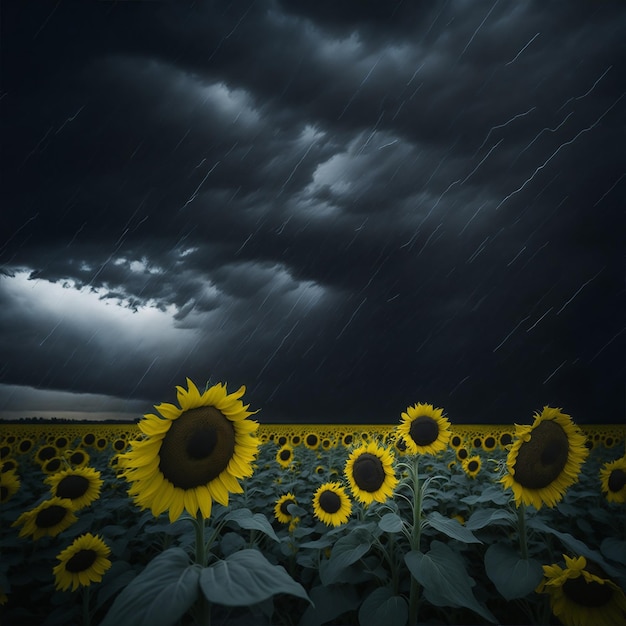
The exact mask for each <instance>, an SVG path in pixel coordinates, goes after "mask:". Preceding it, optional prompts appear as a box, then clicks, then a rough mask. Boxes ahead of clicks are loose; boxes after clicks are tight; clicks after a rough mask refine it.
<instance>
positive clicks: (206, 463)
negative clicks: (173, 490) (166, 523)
mask: <svg viewBox="0 0 626 626" xmlns="http://www.w3.org/2000/svg"><path fill="white" fill-rule="evenodd" d="M234 453H235V428H234V426H233V423H232V422H231V421H230V420H229V419H228V418H227V417H226V416H225V415H223V414H222V413H221V412H220V411H218V410H217V409H216V408H215V407H212V406H203V407H198V408H196V409H189V410H188V411H184V412H183V413H182V414H181V416H180V417H179V418H178V419H176V420H174V421H172V425H171V426H170V429H169V430H168V431H167V433H166V434H165V437H164V438H163V441H162V443H161V450H160V452H159V469H160V470H161V472H162V473H163V476H164V477H165V478H166V479H167V480H169V481H170V482H171V483H172V484H173V485H174V486H175V487H179V488H180V489H193V488H194V487H198V486H199V485H206V484H207V483H209V482H210V481H212V480H213V479H214V478H216V477H217V476H219V475H220V474H221V473H222V472H223V471H224V470H225V469H226V467H227V466H228V463H229V461H230V460H231V458H232V457H233V455H234Z"/></svg>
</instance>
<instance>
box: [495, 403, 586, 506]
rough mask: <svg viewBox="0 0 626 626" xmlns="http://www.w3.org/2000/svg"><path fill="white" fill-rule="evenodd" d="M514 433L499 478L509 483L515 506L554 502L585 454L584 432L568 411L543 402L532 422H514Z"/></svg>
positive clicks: (571, 480)
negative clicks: (504, 465) (545, 404)
mask: <svg viewBox="0 0 626 626" xmlns="http://www.w3.org/2000/svg"><path fill="white" fill-rule="evenodd" d="M515 437H516V439H515V441H514V442H513V443H512V444H511V447H510V449H509V453H508V456H507V461H506V466H507V470H508V472H507V473H506V474H505V475H504V476H503V477H502V478H501V479H500V482H501V483H502V484H503V485H504V487H505V488H508V487H511V489H512V490H513V495H514V498H515V504H516V505H517V506H520V504H522V503H523V504H525V505H529V504H532V505H533V506H534V507H535V508H536V509H540V508H541V505H542V504H545V505H546V506H549V507H553V506H555V505H556V504H557V503H558V502H559V501H560V500H561V499H562V498H563V496H564V494H565V491H566V490H567V488H568V487H570V486H571V485H573V484H574V483H575V482H576V481H577V480H578V474H579V473H580V468H581V465H582V464H583V462H584V460H585V459H586V458H587V455H588V454H589V450H588V449H587V447H586V446H585V436H584V435H583V433H582V432H581V431H580V429H579V428H578V427H577V426H576V425H575V424H574V423H573V421H572V418H571V417H570V416H569V415H566V414H565V413H561V410H560V409H553V408H550V407H547V406H546V407H544V409H543V411H542V413H541V414H539V413H535V421H534V423H533V424H532V426H518V425H516V426H515Z"/></svg>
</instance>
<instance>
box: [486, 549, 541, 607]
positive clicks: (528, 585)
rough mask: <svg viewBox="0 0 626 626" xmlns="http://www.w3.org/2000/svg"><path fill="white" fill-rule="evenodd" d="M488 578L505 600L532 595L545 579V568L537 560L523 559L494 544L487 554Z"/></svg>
mask: <svg viewBox="0 0 626 626" xmlns="http://www.w3.org/2000/svg"><path fill="white" fill-rule="evenodd" d="M485 569H486V571H487V576H489V579H490V580H491V582H492V583H493V584H494V585H495V586H496V589H497V590H498V591H499V592H500V594H502V597H503V598H504V599H505V600H514V599H516V598H523V597H525V596H527V595H528V594H529V593H532V592H533V591H534V590H535V588H536V587H537V585H538V584H539V583H540V582H541V580H542V578H543V568H542V567H541V564H540V563H539V562H538V561H535V559H522V558H520V556H519V554H518V552H517V551H516V550H514V549H513V548H511V547H510V546H508V545H505V544H503V543H494V544H493V545H491V546H489V548H488V549H487V552H486V553H485Z"/></svg>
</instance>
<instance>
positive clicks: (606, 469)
mask: <svg viewBox="0 0 626 626" xmlns="http://www.w3.org/2000/svg"><path fill="white" fill-rule="evenodd" d="M600 482H601V484H602V493H604V494H605V496H606V499H607V500H608V501H609V502H620V503H622V504H624V502H626V456H623V457H622V458H621V459H617V460H615V461H611V462H610V463H605V464H604V465H603V466H602V469H601V470H600Z"/></svg>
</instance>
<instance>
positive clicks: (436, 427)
mask: <svg viewBox="0 0 626 626" xmlns="http://www.w3.org/2000/svg"><path fill="white" fill-rule="evenodd" d="M396 434H397V436H398V437H402V439H403V440H404V442H405V444H406V451H407V452H408V453H409V454H437V453H439V452H442V451H443V450H445V449H446V447H447V445H448V442H449V440H450V435H451V430H450V422H449V421H448V419H447V418H446V417H444V416H443V409H435V408H433V405H432V404H422V403H418V404H414V405H413V406H410V407H408V408H407V410H406V411H405V412H404V413H402V419H401V421H400V424H399V425H398V426H397V428H396Z"/></svg>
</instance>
